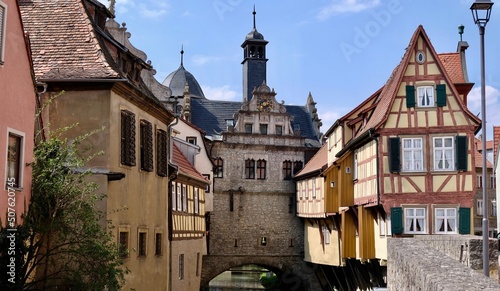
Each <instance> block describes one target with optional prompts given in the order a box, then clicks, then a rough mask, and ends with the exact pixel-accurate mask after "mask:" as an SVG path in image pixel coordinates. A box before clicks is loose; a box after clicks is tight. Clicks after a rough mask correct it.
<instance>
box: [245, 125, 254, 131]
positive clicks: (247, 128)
mask: <svg viewBox="0 0 500 291" xmlns="http://www.w3.org/2000/svg"><path fill="white" fill-rule="evenodd" d="M245 133H253V123H245Z"/></svg>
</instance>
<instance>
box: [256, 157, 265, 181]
mask: <svg viewBox="0 0 500 291" xmlns="http://www.w3.org/2000/svg"><path fill="white" fill-rule="evenodd" d="M257 179H258V180H265V179H266V160H258V161H257Z"/></svg>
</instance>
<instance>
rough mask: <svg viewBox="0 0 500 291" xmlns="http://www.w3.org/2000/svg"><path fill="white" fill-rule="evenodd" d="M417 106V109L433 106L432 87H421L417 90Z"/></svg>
mask: <svg viewBox="0 0 500 291" xmlns="http://www.w3.org/2000/svg"><path fill="white" fill-rule="evenodd" d="M417 98H418V99H417V105H418V107H432V106H434V87H433V86H422V87H418V88H417Z"/></svg>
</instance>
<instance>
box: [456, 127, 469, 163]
mask: <svg viewBox="0 0 500 291" xmlns="http://www.w3.org/2000/svg"><path fill="white" fill-rule="evenodd" d="M455 143H456V146H457V150H456V151H455V152H456V160H457V171H467V161H468V156H469V155H468V154H467V137H466V136H463V135H459V136H456V137H455Z"/></svg>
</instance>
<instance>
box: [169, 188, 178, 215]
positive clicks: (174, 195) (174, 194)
mask: <svg viewBox="0 0 500 291" xmlns="http://www.w3.org/2000/svg"><path fill="white" fill-rule="evenodd" d="M170 183H171V184H170V185H171V189H172V191H171V192H172V193H171V194H170V195H171V196H172V197H171V198H172V201H171V204H172V210H174V211H176V210H177V185H176V184H177V183H176V182H175V181H171V182H170Z"/></svg>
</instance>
